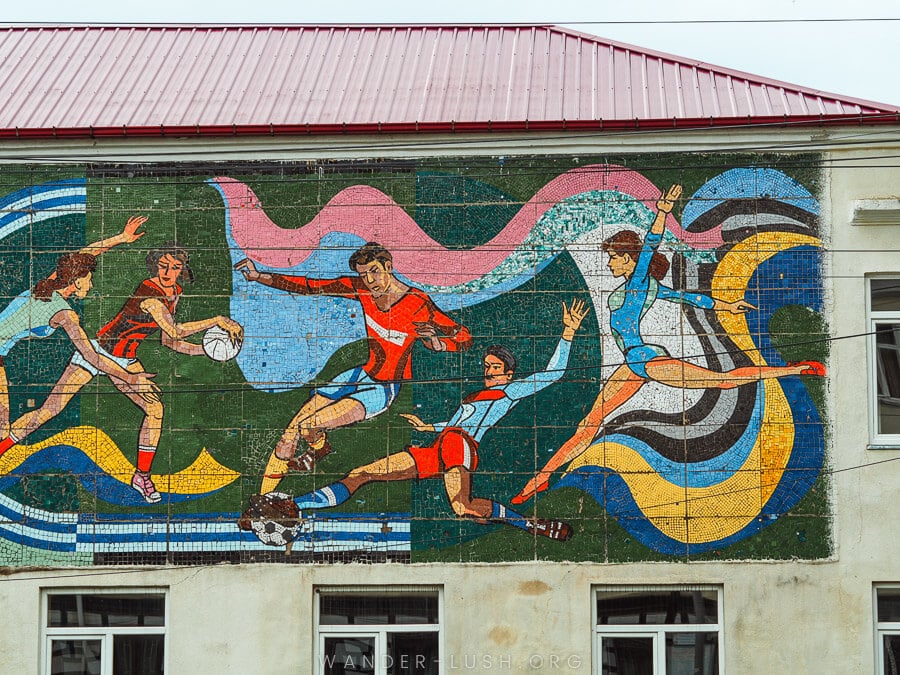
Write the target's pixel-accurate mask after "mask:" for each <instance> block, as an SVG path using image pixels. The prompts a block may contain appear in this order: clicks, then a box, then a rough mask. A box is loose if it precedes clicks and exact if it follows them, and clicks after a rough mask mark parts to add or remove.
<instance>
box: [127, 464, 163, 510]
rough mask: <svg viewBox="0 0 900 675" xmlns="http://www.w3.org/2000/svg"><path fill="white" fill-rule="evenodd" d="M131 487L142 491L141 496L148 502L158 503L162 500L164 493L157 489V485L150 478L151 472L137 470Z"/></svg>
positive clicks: (132, 478)
mask: <svg viewBox="0 0 900 675" xmlns="http://www.w3.org/2000/svg"><path fill="white" fill-rule="evenodd" d="M131 487H133V488H134V489H135V490H137V491H138V492H140V493H141V497H143V498H144V501H145V502H147V503H148V504H156V503H157V502H159V501H161V500H162V495H160V494H159V492H157V491H156V486H155V485H154V484H153V481H152V480H150V474H149V473H144V472H143V471H135V472H134V475H133V476H132V477H131Z"/></svg>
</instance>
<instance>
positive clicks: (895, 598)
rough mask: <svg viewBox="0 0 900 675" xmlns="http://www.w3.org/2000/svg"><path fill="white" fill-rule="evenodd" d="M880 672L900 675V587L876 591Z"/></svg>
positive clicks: (883, 674) (877, 646) (877, 589)
mask: <svg viewBox="0 0 900 675" xmlns="http://www.w3.org/2000/svg"><path fill="white" fill-rule="evenodd" d="M875 622H876V623H875V626H876V638H877V639H876V642H877V645H876V647H875V649H876V652H877V658H878V672H879V673H880V674H881V675H900V585H897V586H885V587H881V588H876V589H875Z"/></svg>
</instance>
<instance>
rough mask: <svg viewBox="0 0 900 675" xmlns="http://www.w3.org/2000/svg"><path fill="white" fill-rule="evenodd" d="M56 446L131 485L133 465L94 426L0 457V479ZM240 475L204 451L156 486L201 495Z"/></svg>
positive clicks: (160, 476) (158, 478)
mask: <svg viewBox="0 0 900 675" xmlns="http://www.w3.org/2000/svg"><path fill="white" fill-rule="evenodd" d="M53 445H71V446H74V447H76V448H78V449H80V450H81V451H82V452H83V453H84V454H85V455H87V456H88V457H89V458H90V459H91V460H92V461H93V462H94V463H95V464H96V465H97V466H98V467H99V468H100V469H101V470H102V471H104V472H106V473H107V474H109V475H110V476H112V477H113V478H115V479H116V480H118V481H120V482H122V483H125V484H126V485H129V484H130V483H131V476H132V475H133V474H134V470H135V467H134V464H132V463H131V462H130V461H129V460H128V459H127V458H126V457H125V455H124V454H122V451H121V450H120V449H119V446H118V445H116V443H115V441H113V440H112V439H111V438H110V437H109V436H107V435H106V433H105V432H103V431H102V430H101V429H98V428H97V427H92V426H81V427H73V428H71V429H66V430H65V431H62V432H60V433H58V434H54V435H53V436H51V437H50V438H48V439H46V440H43V441H41V442H40V443H35V444H34V445H14V446H13V447H12V448H10V449H9V450H7V451H6V453H4V454H3V456H0V475H5V474H8V473H10V472H12V471H13V470H15V469H16V467H18V466H19V465H21V464H22V462H24V461H25V460H27V459H28V458H29V457H31V456H32V455H34V454H35V453H37V452H39V451H41V450H43V449H44V448H48V447H51V446H53ZM239 475H240V474H239V473H238V472H236V471H233V470H232V469H229V468H228V467H226V466H223V465H222V464H220V463H219V462H218V461H216V459H215V458H214V457H213V456H212V455H211V454H209V452H208V451H207V450H206V448H203V449H202V450H201V451H200V454H199V455H198V456H197V459H195V460H194V461H193V463H192V464H191V465H190V466H189V467H187V468H185V469H182V470H181V471H178V472H177V473H172V474H153V482H154V483H156V486H157V488H158V489H159V490H160V491H161V492H168V493H173V494H180V495H199V494H205V493H207V492H212V491H213V490H218V489H219V488H223V487H225V486H226V485H229V484H230V483H232V482H234V481H235V480H236V479H237V478H238V476H239Z"/></svg>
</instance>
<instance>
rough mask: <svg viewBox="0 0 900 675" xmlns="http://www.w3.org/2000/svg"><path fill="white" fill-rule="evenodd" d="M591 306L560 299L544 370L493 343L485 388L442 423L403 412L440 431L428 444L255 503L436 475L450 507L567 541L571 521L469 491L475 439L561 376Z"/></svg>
mask: <svg viewBox="0 0 900 675" xmlns="http://www.w3.org/2000/svg"><path fill="white" fill-rule="evenodd" d="M587 313H588V308H587V307H586V306H585V304H584V303H583V302H581V301H579V300H574V301H573V302H572V304H571V306H570V307H567V306H566V305H565V304H563V334H562V337H561V338H560V341H559V344H558V345H557V347H556V350H555V351H554V353H553V356H551V357H550V361H549V362H548V363H547V367H546V368H545V369H544V370H543V371H542V372H537V373H534V374H533V375H530V376H528V377H526V378H522V379H519V380H514V379H513V376H514V375H515V370H516V358H515V356H513V354H512V353H511V352H510V351H509V350H508V349H506V348H505V347H503V346H501V345H492V346H491V347H488V348H487V349H486V350H485V354H484V389H482V390H480V391H477V392H474V393H472V394H470V395H469V396H467V397H466V398H465V399H464V400H463V402H462V404H461V405H460V406H459V408H458V409H457V410H456V412H455V413H454V414H453V416H452V417H451V418H450V419H449V420H448V421H447V422H444V423H440V424H428V423H426V422H423V421H422V420H421V419H419V418H418V417H417V416H415V415H403V417H405V418H406V420H407V421H408V422H409V423H410V424H411V425H413V428H415V429H416V431H424V432H438V435H437V437H436V438H435V439H434V442H432V443H430V444H429V445H426V446H414V445H412V446H407V447H406V449H405V450H402V451H400V452H395V453H392V454H390V455H388V456H387V457H382V458H381V459H378V460H375V461H374V462H371V463H370V464H366V465H364V466H360V467H357V468H355V469H353V470H352V471H351V472H350V473H348V474H347V475H346V476H344V477H343V478H342V479H341V480H339V481H336V482H334V483H331V484H330V485H326V486H324V487H320V488H319V489H317V490H313V491H312V492H308V493H307V494H305V495H301V496H300V497H297V498H296V499H294V500H292V501H293V503H285V500H281V499H279V498H278V497H277V496H275V495H269V494H266V495H263V496H262V497H261V498H260V497H257V498H256V499H255V500H253V501H255V502H256V504H257V505H259V504H260V502H263V503H268V505H271V506H273V507H274V508H275V510H276V512H278V511H283V512H284V513H290V512H291V511H292V510H296V509H297V508H299V509H300V510H301V512H302V511H303V510H308V509H328V508H332V507H334V506H339V505H340V504H343V503H345V502H346V501H347V500H348V499H350V497H351V496H353V495H354V494H355V493H356V491H357V490H359V489H360V488H362V487H363V486H364V485H368V484H369V483H373V482H382V483H383V482H393V481H401V480H413V479H415V480H425V479H428V478H441V479H443V481H444V489H445V490H446V493H447V498H448V499H449V500H450V506H451V508H452V509H453V512H454V513H455V514H456V515H457V516H459V517H460V518H471V519H474V520H475V521H476V522H479V523H482V524H486V523H499V524H503V525H510V526H512V527H517V528H519V529H521V530H524V531H525V532H528V533H529V534H533V535H538V536H541V537H547V538H549V539H556V540H558V541H568V539H569V538H571V536H572V526H571V525H569V524H568V523H566V522H564V521H561V520H555V519H548V518H526V517H525V516H523V515H522V514H520V513H517V512H515V511H513V510H512V509H510V508H509V507H507V506H505V505H503V504H501V503H500V502H497V501H494V500H493V499H486V498H484V497H477V496H475V495H474V494H473V489H472V482H473V481H472V477H473V475H474V473H475V471H476V469H477V468H478V445H479V443H480V441H481V439H482V438H483V437H484V434H485V433H486V432H487V431H488V429H490V428H492V427H493V426H494V425H495V424H496V423H497V422H499V421H500V420H501V419H502V418H503V416H504V415H506V414H507V413H508V412H509V411H510V410H512V409H513V408H514V407H515V406H516V405H517V404H518V403H519V401H521V400H523V399H525V398H527V397H529V396H534V395H535V394H536V393H537V392H539V391H541V390H542V389H544V388H546V387H548V386H550V385H551V384H553V383H554V382H556V381H557V380H559V379H560V378H561V377H562V375H563V372H564V371H565V369H566V365H567V363H568V358H569V350H570V348H571V344H572V339H573V338H574V337H575V333H576V332H577V331H578V329H579V328H580V326H581V322H582V321H583V320H584V318H585V316H587ZM253 501H251V509H248V511H247V512H245V513H244V514H243V515H242V516H241V518H240V519H239V520H238V527H240V528H241V529H243V530H250V529H253V524H252V519H253V518H254V517H256V516H255V514H253V513H252V509H253V506H252V505H253Z"/></svg>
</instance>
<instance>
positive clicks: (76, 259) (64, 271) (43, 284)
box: [31, 253, 97, 302]
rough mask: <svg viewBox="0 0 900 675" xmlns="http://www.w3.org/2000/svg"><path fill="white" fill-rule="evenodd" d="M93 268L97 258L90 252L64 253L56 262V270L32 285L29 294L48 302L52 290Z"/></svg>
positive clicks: (65, 284)
mask: <svg viewBox="0 0 900 675" xmlns="http://www.w3.org/2000/svg"><path fill="white" fill-rule="evenodd" d="M95 269H97V258H96V257H95V256H92V255H91V254H90V253H66V254H65V255H64V256H62V257H61V258H60V259H59V260H58V261H57V262H56V271H55V272H53V274H51V275H50V276H49V277H47V278H46V279H41V280H40V281H39V282H37V283H36V284H35V285H34V288H33V289H32V290H31V295H33V296H34V297H36V298H38V299H40V300H43V301H44V302H50V296H51V295H53V291H58V290H59V289H61V288H65V287H66V286H68V285H69V284H71V283H72V282H74V281H75V280H76V279H81V277H85V276H87V275H88V274H89V273H91V272H93V271H94V270H95Z"/></svg>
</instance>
